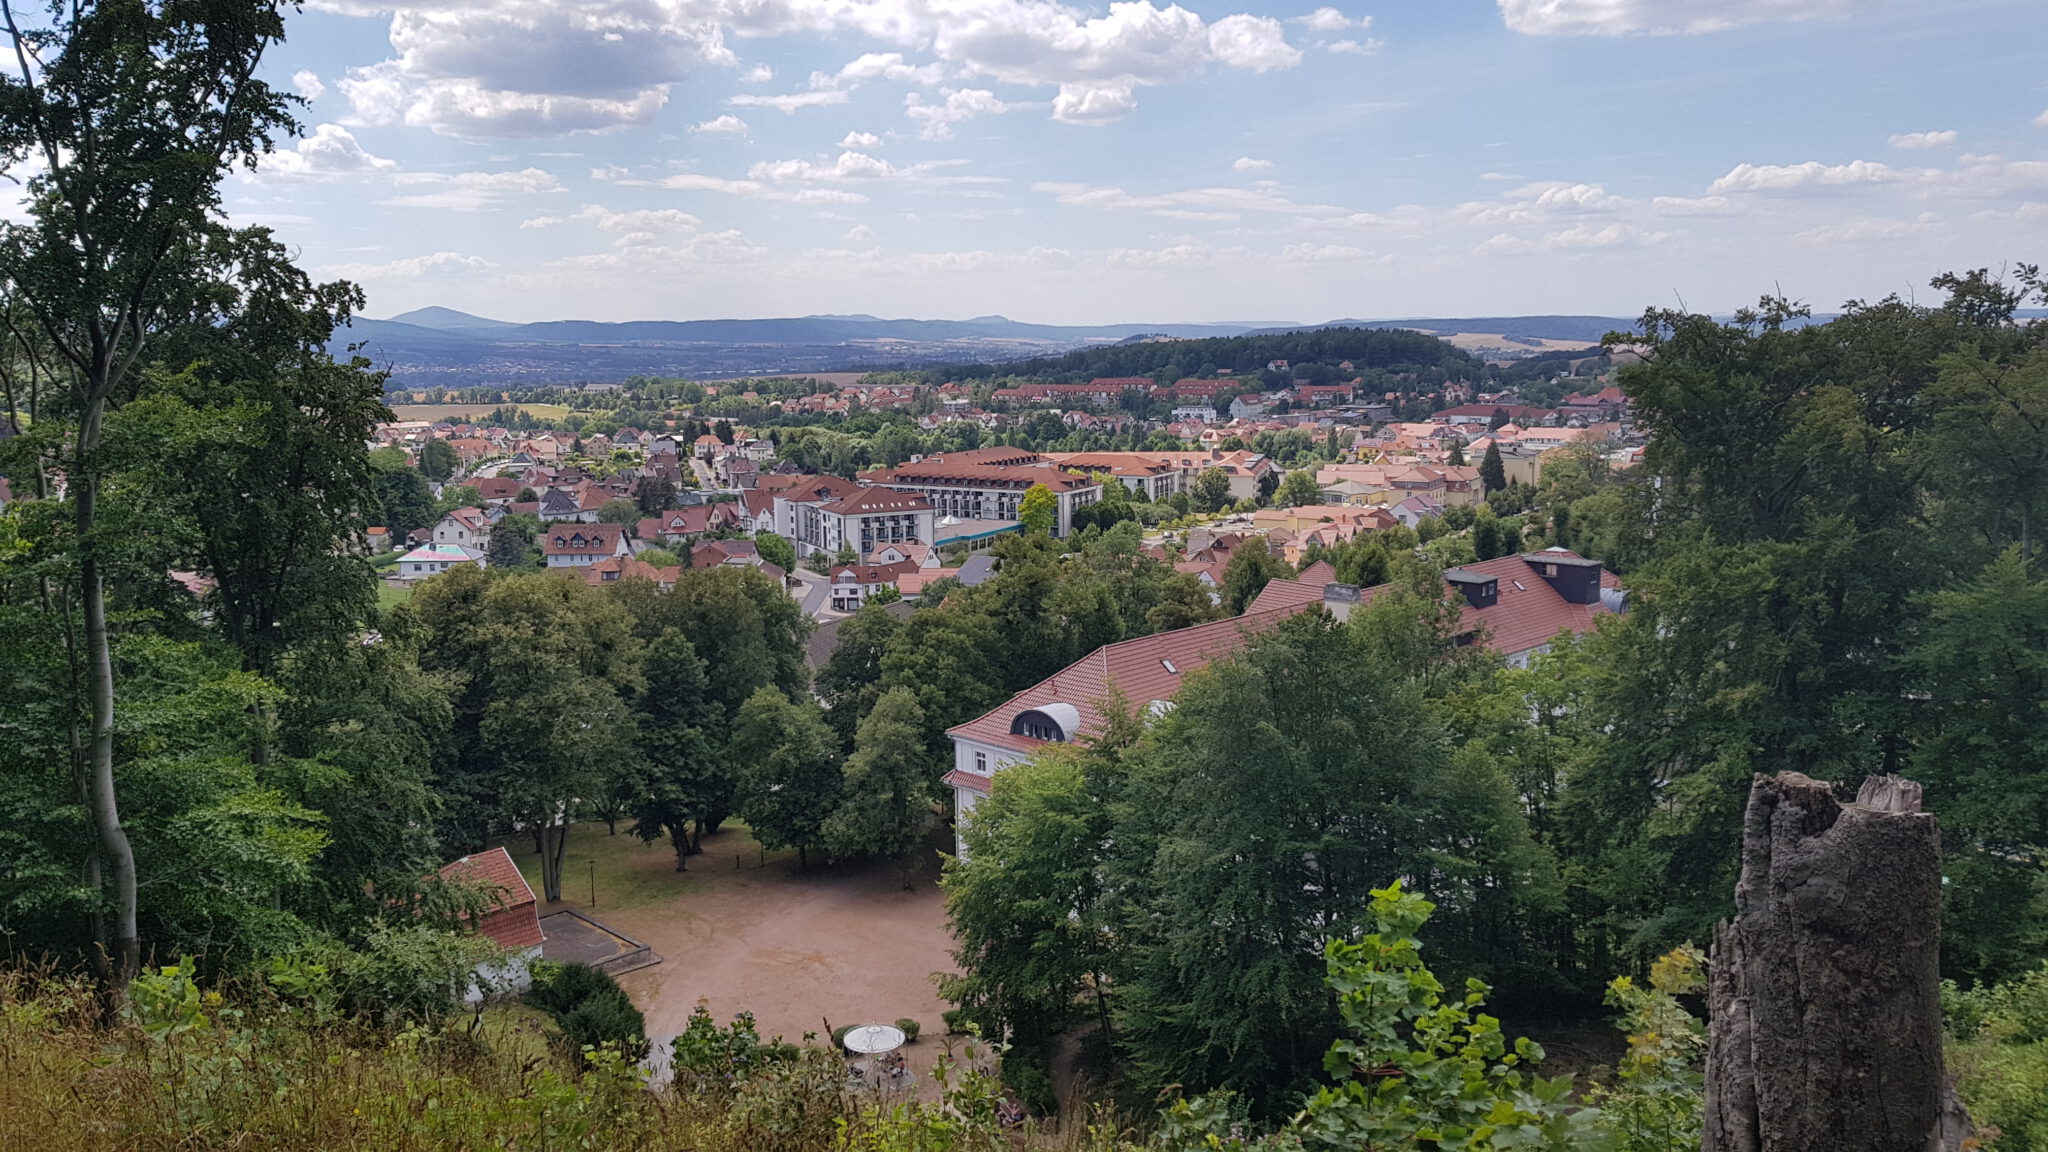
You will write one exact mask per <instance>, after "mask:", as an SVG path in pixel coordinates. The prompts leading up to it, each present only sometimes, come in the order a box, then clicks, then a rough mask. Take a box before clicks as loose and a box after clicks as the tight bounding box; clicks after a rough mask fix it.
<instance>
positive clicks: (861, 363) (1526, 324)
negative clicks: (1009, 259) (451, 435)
mask: <svg viewBox="0 0 2048 1152" xmlns="http://www.w3.org/2000/svg"><path fill="white" fill-rule="evenodd" d="M1630 324H1631V321H1629V320H1626V319H1622V318H1619V317H1605V316H1523V317H1498V318H1484V319H1415V320H1332V321H1328V322H1325V323H1322V324H1299V323H1294V322H1290V321H1277V322H1276V321H1271V320H1265V321H1243V322H1224V323H1198V324H1187V323H1167V324H1100V325H1056V324H1029V323H1023V322H1020V321H1015V320H1011V319H1009V318H1007V317H1003V316H979V317H976V318H974V319H972V320H916V319H883V318H880V317H875V316H868V315H832V316H822V315H821V316H801V317H786V318H774V319H756V320H738V319H721V320H632V321H623V322H609V321H598V320H546V321H540V322H536V323H530V324H517V323H512V322H509V321H504V320H492V319H490V318H488V317H483V316H475V315H471V314H469V313H467V312H459V311H456V310H455V309H452V308H440V307H431V308H421V309H417V310H415V311H411V312H406V313H402V314H400V315H397V316H393V317H391V318H390V319H388V320H369V319H358V320H356V321H355V323H354V324H353V325H352V326H351V327H349V328H348V329H346V330H343V331H341V332H338V333H336V339H335V342H334V343H335V346H336V349H337V351H339V350H340V349H341V348H342V347H343V346H347V345H359V346H360V351H361V352H362V354H363V355H365V356H368V357H369V358H370V360H371V361H372V362H373V363H375V364H376V365H378V366H379V367H385V368H388V369H389V370H390V372H391V385H392V387H394V388H426V387H443V388H463V387H471V386H476V385H485V384H507V385H513V386H517V385H520V384H532V385H547V384H567V383H575V382H580V381H611V380H620V379H623V378H625V377H627V376H632V375H636V374H644V375H657V376H677V377H693V378H698V379H711V378H717V377H721V376H745V375H770V374H785V373H803V372H828V371H847V370H859V369H871V368H886V367H894V366H899V365H920V364H934V363H964V362H973V363H993V362H1002V361H1007V360H1021V359H1026V358H1030V357H1034V356H1045V355H1048V354H1054V353H1060V352H1067V351H1072V350H1073V349H1076V348H1085V347H1090V346H1094V345H1100V344H1111V343H1117V342H1119V341H1125V340H1134V339H1161V338H1166V339H1200V338H1204V337H1214V336H1240V335H1245V334H1248V333H1266V332H1285V331H1296V330H1301V329H1305V328H1328V327H1340V326H1352V327H1370V328H1414V329H1418V330H1421V331H1426V332H1429V333H1431V334H1434V335H1440V336H1444V337H1446V338H1449V339H1453V342H1455V343H1458V344H1459V345H1460V346H1461V347H1465V348H1467V349H1468V350H1472V351H1477V352H1480V353H1481V354H1483V355H1487V356H1499V355H1507V356H1512V355H1517V354H1528V353H1531V352H1536V351H1540V350H1543V349H1544V348H1546V347H1554V346H1556V344H1557V343H1559V342H1565V343H1577V344H1592V343H1597V342H1598V341H1599V339H1600V337H1601V336H1603V335H1605V334H1606V333H1608V332H1610V331H1613V330H1616V329H1625V328H1627V327H1629V326H1630Z"/></svg>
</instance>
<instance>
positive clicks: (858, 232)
mask: <svg viewBox="0 0 2048 1152" xmlns="http://www.w3.org/2000/svg"><path fill="white" fill-rule="evenodd" d="M845 239H846V240H848V241H849V242H851V243H854V244H873V243H874V242H875V230H874V229H873V228H870V227H868V226H867V225H865V224H855V225H854V226H853V227H851V228H848V229H847V230H846V237H845Z"/></svg>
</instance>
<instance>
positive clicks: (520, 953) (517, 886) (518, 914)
mask: <svg viewBox="0 0 2048 1152" xmlns="http://www.w3.org/2000/svg"><path fill="white" fill-rule="evenodd" d="M440 875H441V879H443V880H450V881H456V882H466V883H470V884H475V885H478V886H480V887H482V888H484V889H485V890H486V892H487V893H488V894H489V899H490V901H491V904H490V911H488V912H486V913H484V915H483V919H482V920H481V921H479V922H476V923H474V924H473V925H472V926H473V927H474V928H475V929H476V930H477V931H478V932H481V933H483V934H484V935H485V936H488V937H490V939H491V941H492V942H493V943H495V944H497V945H498V946H499V947H500V948H503V949H505V957H504V959H502V960H500V961H497V962H495V963H492V964H487V965H484V966H482V967H480V968H478V969H477V970H476V972H475V973H473V974H472V977H471V980H470V984H469V991H468V992H467V994H465V995H464V997H463V1000H464V1001H465V1002H466V1003H470V1004H475V1003H477V1002H479V1001H481V1000H486V999H496V998H498V997H501V996H512V995H517V994H518V993H521V992H524V991H526V990H527V989H528V988H529V987H532V985H533V975H532V971H531V966H532V964H533V962H534V961H535V960H538V959H540V949H541V944H542V943H543V942H545V941H546V940H547V935H546V934H545V933H543V932H542V931H541V928H540V904H539V901H537V900H535V899H534V896H533V888H532V887H531V886H529V885H528V884H527V883H526V877H524V876H522V875H520V874H519V868H518V866H517V865H515V864H513V863H512V856H511V854H510V853H508V852H506V851H505V850H504V849H503V848H493V849H491V850H490V851H488V852H478V853H476V854H475V855H472V856H464V857H463V858H462V859H460V860H457V861H455V862H453V863H451V864H449V865H447V866H445V867H443V868H442V869H441V872H440Z"/></svg>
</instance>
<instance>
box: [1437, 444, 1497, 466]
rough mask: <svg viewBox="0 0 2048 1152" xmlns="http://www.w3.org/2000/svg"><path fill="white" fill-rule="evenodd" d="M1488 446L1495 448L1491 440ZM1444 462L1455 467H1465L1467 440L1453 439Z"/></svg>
mask: <svg viewBox="0 0 2048 1152" xmlns="http://www.w3.org/2000/svg"><path fill="white" fill-rule="evenodd" d="M1486 447H1487V448H1488V449H1489V450H1491V449H1492V448H1493V444H1492V442H1491V441H1489V442H1488V443H1487V445H1486ZM1444 463H1446V464H1448V465H1450V466H1451V467H1453V468H1463V467H1464V466H1465V442H1464V441H1463V440H1453V441H1451V450H1450V451H1449V452H1447V453H1445V454H1444Z"/></svg>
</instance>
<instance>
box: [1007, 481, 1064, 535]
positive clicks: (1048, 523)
mask: <svg viewBox="0 0 2048 1152" xmlns="http://www.w3.org/2000/svg"><path fill="white" fill-rule="evenodd" d="M1059 515H1060V502H1059V497H1057V496H1054V495H1053V494H1052V489H1050V488H1047V487H1046V486H1045V485H1043V484H1033V485H1032V486H1031V487H1029V488H1027V489H1025V490H1024V498H1023V499H1022V500H1019V501H1018V502H1017V519H1018V520H1020V521H1022V522H1023V524H1024V531H1026V532H1028V533H1030V534H1031V535H1034V536H1050V535H1051V534H1052V530H1053V528H1054V527H1055V526H1057V524H1058V521H1059Z"/></svg>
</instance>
